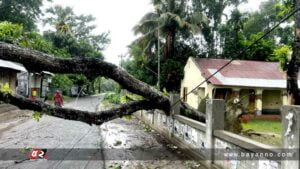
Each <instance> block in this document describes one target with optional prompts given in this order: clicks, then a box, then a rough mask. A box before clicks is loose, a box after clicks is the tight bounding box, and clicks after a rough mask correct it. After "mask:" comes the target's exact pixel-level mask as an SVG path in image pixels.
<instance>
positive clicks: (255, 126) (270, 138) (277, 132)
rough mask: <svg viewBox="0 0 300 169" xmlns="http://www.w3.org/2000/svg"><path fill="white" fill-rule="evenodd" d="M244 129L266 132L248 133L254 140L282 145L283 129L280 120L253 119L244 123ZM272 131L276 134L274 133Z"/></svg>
mask: <svg viewBox="0 0 300 169" xmlns="http://www.w3.org/2000/svg"><path fill="white" fill-rule="evenodd" d="M242 126H243V131H247V130H248V131H253V132H259V133H266V134H263V135H247V134H243V136H245V137H248V138H250V139H252V140H255V141H258V142H260V143H263V144H268V145H272V146H277V147H281V146H282V142H281V129H282V124H281V122H279V121H268V120H252V121H250V122H248V123H242ZM272 133H273V134H274V135H272Z"/></svg>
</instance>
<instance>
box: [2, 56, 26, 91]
mask: <svg viewBox="0 0 300 169" xmlns="http://www.w3.org/2000/svg"><path fill="white" fill-rule="evenodd" d="M21 72H27V70H26V69H25V68H24V67H23V66H22V65H20V64H18V63H14V62H10V61H6V60H2V59H0V88H2V87H3V86H4V85H5V84H8V85H9V88H10V90H12V92H13V93H16V92H17V86H18V80H17V74H18V73H21Z"/></svg>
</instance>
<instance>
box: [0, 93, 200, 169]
mask: <svg viewBox="0 0 300 169" xmlns="http://www.w3.org/2000/svg"><path fill="white" fill-rule="evenodd" d="M102 98H103V97H102V96H89V97H84V98H79V99H78V100H74V101H72V102H71V103H68V104H66V107H70V108H75V109H80V110H87V111H95V110H97V109H99V108H100V109H102V108H103V106H102V105H101V100H102ZM99 104H100V105H99ZM31 115H32V112H30V111H20V110H19V111H13V112H7V113H2V114H0V119H1V120H0V151H2V153H1V152H0V159H1V158H2V161H0V168H1V169H2V168H9V169H17V168H21V169H46V168H62V169H85V168H86V169H89V168H91V169H96V168H97V169H101V168H103V169H106V168H107V169H135V168H137V169H144V168H145V169H150V168H151V169H152V168H153V169H154V168H155V169H159V168H170V169H177V168H178V169H183V168H200V165H199V164H197V163H195V162H193V161H186V160H185V161H183V160H179V159H183V158H185V156H184V155H183V154H182V153H181V152H180V151H179V150H177V149H176V147H175V146H172V145H171V144H168V143H167V142H166V140H165V139H164V138H162V137H161V136H159V135H158V134H157V133H156V132H154V131H151V129H150V130H149V128H147V127H145V126H143V124H141V122H139V120H138V119H136V118H131V119H130V118H123V119H116V120H113V121H111V122H108V123H105V124H103V125H101V126H89V125H87V124H85V123H82V122H77V121H70V120H64V119H60V118H56V117H51V116H47V115H43V116H42V118H41V119H40V121H39V122H37V121H36V120H34V119H33V118H32V116H31ZM32 148H46V149H47V150H48V158H49V160H43V159H41V160H28V159H26V158H25V159H23V160H20V159H18V160H10V159H6V160H3V157H4V156H3V154H4V153H3V152H5V151H12V150H15V151H17V150H18V149H21V150H24V151H26V150H27V149H32ZM141 149H142V150H146V151H147V150H152V149H153V150H156V151H155V153H152V154H150V156H149V154H148V156H147V155H146V156H142V154H140V150H141ZM157 150H159V151H158V152H157ZM51 152H55V153H52V154H51ZM148 152H149V151H148ZM150 152H151V151H150ZM26 153H27V152H26ZM28 154H29V152H28ZM1 155H2V156H1ZM28 157H29V155H28ZM51 159H52V160H51ZM103 159H105V160H103ZM133 159H135V160H133Z"/></svg>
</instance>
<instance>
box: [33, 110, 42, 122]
mask: <svg viewBox="0 0 300 169" xmlns="http://www.w3.org/2000/svg"><path fill="white" fill-rule="evenodd" d="M32 117H33V118H34V119H35V120H36V121H37V122H39V121H40V119H41V118H42V113H41V112H34V113H33V114H32Z"/></svg>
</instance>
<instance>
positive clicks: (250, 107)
mask: <svg viewBox="0 0 300 169" xmlns="http://www.w3.org/2000/svg"><path fill="white" fill-rule="evenodd" d="M228 62H229V60H226V59H206V58H205V59H204V58H192V57H190V58H189V59H188V61H187V64H186V65H185V68H184V79H183V80H182V82H181V96H182V97H183V100H184V101H185V102H187V103H188V104H189V105H191V106H193V107H194V108H196V109H200V108H201V105H202V102H203V101H204V100H205V99H206V98H214V99H225V100H227V101H228V100H229V99H233V98H239V99H240V101H241V103H242V104H243V108H244V110H245V112H246V113H251V114H254V115H264V114H278V113H279V112H280V111H279V109H280V107H281V106H282V105H287V104H288V97H287V91H286V84H287V82H286V73H285V72H283V71H281V70H280V65H279V63H276V62H261V61H246V60H236V61H233V62H231V63H230V64H229V65H228V66H226V67H225V68H224V69H223V70H221V71H220V72H218V73H216V74H215V75H214V76H213V77H212V78H210V79H209V80H208V81H207V82H205V83H203V84H202V85H201V86H199V87H198V88H197V89H196V90H195V91H193V92H192V93H191V94H189V95H187V96H186V94H187V93H190V92H191V90H192V89H194V88H195V87H197V86H198V85H199V84H200V83H201V82H203V81H204V80H205V79H207V78H209V77H210V76H211V75H212V74H214V73H215V72H216V71H217V70H218V69H219V68H221V67H222V66H223V65H225V64H226V63H228ZM298 83H299V81H298Z"/></svg>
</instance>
